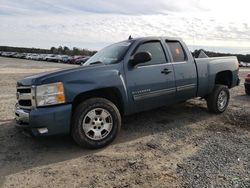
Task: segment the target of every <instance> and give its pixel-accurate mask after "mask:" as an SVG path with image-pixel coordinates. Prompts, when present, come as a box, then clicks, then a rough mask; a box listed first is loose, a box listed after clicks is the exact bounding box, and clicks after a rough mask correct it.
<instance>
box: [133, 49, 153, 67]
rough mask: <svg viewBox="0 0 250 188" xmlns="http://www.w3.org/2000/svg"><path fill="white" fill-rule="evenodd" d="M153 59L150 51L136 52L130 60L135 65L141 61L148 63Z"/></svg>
mask: <svg viewBox="0 0 250 188" xmlns="http://www.w3.org/2000/svg"><path fill="white" fill-rule="evenodd" d="M151 59H152V55H151V54H150V53H149V52H138V53H136V54H135V55H134V56H133V57H132V59H131V60H130V62H131V63H132V64H133V65H134V66H135V65H138V64H140V63H146V62H148V61H150V60H151Z"/></svg>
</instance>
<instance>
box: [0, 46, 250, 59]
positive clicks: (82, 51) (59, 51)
mask: <svg viewBox="0 0 250 188" xmlns="http://www.w3.org/2000/svg"><path fill="white" fill-rule="evenodd" d="M201 50H202V51H204V52H205V53H206V54H207V55H208V57H222V56H237V58H238V60H239V61H243V62H250V54H247V55H242V54H230V53H219V52H211V51H206V50H204V49H200V50H195V51H194V52H193V55H194V56H195V57H198V55H199V53H200V51H201ZM0 51H5V52H20V53H38V54H65V55H83V56H92V55H94V54H95V53H96V52H97V51H91V50H88V49H84V48H77V47H73V48H72V49H70V48H69V47H67V46H59V47H57V48H56V47H51V48H50V49H41V48H24V47H11V46H0Z"/></svg>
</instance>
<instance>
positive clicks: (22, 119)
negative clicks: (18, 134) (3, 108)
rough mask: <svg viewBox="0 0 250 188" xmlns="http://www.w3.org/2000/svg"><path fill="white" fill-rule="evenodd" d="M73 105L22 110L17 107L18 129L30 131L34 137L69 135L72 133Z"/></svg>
mask: <svg viewBox="0 0 250 188" xmlns="http://www.w3.org/2000/svg"><path fill="white" fill-rule="evenodd" d="M71 109H72V105H71V104H65V105H58V106H50V107H44V108H35V109H31V110H25V109H21V108H19V107H18V106H16V109H15V118H16V123H17V127H21V128H26V129H30V130H31V132H32V133H33V135H35V136H36V135H37V136H38V135H55V134H67V133H69V131H70V120H71Z"/></svg>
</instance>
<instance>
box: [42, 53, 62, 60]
mask: <svg viewBox="0 0 250 188" xmlns="http://www.w3.org/2000/svg"><path fill="white" fill-rule="evenodd" d="M58 60H59V59H58V55H56V54H49V55H47V56H46V57H45V61H51V62H58Z"/></svg>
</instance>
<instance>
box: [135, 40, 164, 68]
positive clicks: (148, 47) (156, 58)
mask: <svg viewBox="0 0 250 188" xmlns="http://www.w3.org/2000/svg"><path fill="white" fill-rule="evenodd" d="M138 52H149V53H151V55H152V59H151V61H149V62H146V63H144V64H143V65H152V64H161V63H166V57H165V54H164V51H163V48H162V45H161V43H160V42H158V41H154V42H147V43H144V44H141V45H140V46H139V47H138V48H137V50H136V52H135V53H138Z"/></svg>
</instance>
